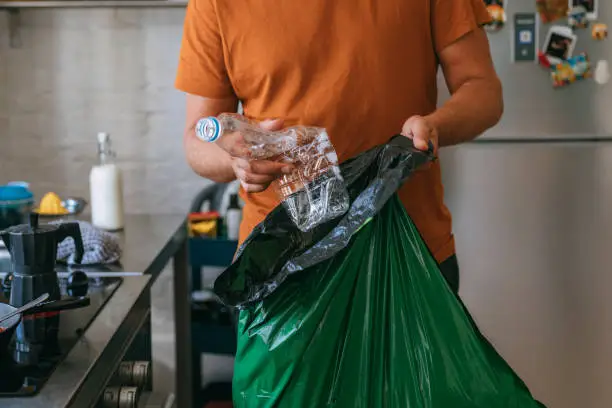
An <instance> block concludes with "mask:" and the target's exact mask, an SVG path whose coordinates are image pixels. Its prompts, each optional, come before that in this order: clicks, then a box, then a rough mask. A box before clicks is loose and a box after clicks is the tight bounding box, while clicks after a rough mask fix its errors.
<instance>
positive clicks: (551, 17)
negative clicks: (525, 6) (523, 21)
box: [536, 0, 569, 23]
mask: <svg viewBox="0 0 612 408" xmlns="http://www.w3.org/2000/svg"><path fill="white" fill-rule="evenodd" d="M536 9H537V11H538V14H539V15H540V20H542V22H543V23H552V22H553V21H557V20H561V19H563V18H565V17H567V11H568V10H569V6H568V2H567V1H566V0H536Z"/></svg>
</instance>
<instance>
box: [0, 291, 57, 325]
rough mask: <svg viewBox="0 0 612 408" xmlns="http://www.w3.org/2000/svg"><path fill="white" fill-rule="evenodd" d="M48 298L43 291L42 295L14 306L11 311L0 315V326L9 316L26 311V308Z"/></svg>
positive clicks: (28, 308)
mask: <svg viewBox="0 0 612 408" xmlns="http://www.w3.org/2000/svg"><path fill="white" fill-rule="evenodd" d="M48 298H49V294H48V293H45V294H44V295H40V296H39V297H37V298H36V299H34V300H33V301H31V302H28V303H26V304H25V305H23V306H21V307H18V308H16V309H15V310H13V311H12V312H10V313H8V314H5V315H0V327H2V323H4V322H5V321H7V320H8V319H10V318H11V317H13V316H17V315H20V314H23V313H24V312H27V311H28V310H30V309H31V308H33V307H34V306H38V304H39V303H42V302H44V301H45V300H47V299H48Z"/></svg>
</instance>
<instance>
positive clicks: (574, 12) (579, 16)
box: [567, 6, 589, 29]
mask: <svg viewBox="0 0 612 408" xmlns="http://www.w3.org/2000/svg"><path fill="white" fill-rule="evenodd" d="M587 14H588V13H587V9H586V7H584V6H576V7H572V8H571V9H570V11H569V12H568V13H567V24H568V25H569V26H570V27H572V28H573V29H578V28H587V27H588V26H589V19H588V18H587Z"/></svg>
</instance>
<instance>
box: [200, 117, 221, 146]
mask: <svg viewBox="0 0 612 408" xmlns="http://www.w3.org/2000/svg"><path fill="white" fill-rule="evenodd" d="M195 131H196V137H197V138H198V139H200V140H203V141H204V142H215V141H216V140H217V139H219V137H220V136H221V122H219V119H217V118H215V117H214V116H210V117H208V118H203V119H200V120H199V121H198V123H197V125H196V129H195Z"/></svg>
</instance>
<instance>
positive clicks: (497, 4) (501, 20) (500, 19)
mask: <svg viewBox="0 0 612 408" xmlns="http://www.w3.org/2000/svg"><path fill="white" fill-rule="evenodd" d="M484 2H485V5H486V6H487V10H488V11H489V15H490V16H491V22H490V23H489V24H487V25H486V27H485V28H486V29H487V30H488V31H499V30H501V29H502V28H504V25H505V24H506V19H507V17H506V10H505V9H504V7H505V6H506V4H505V3H506V1H505V0H484Z"/></svg>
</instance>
